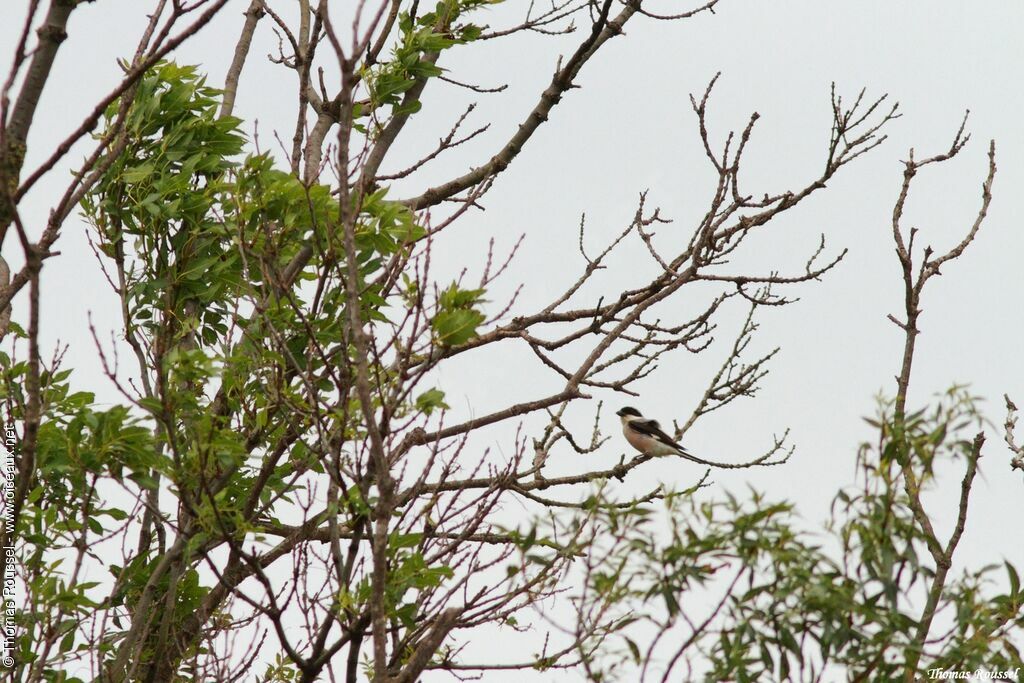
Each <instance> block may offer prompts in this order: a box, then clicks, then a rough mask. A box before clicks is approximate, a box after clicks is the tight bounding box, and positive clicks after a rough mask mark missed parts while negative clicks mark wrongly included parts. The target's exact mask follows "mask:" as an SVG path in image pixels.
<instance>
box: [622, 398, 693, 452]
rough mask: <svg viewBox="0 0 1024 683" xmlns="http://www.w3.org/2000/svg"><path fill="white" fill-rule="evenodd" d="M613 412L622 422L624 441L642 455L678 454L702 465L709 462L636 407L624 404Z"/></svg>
mask: <svg viewBox="0 0 1024 683" xmlns="http://www.w3.org/2000/svg"><path fill="white" fill-rule="evenodd" d="M615 414H616V415H618V416H619V420H620V421H621V422H622V435H623V436H625V437H626V441H628V442H629V445H630V446H632V447H633V448H635V449H637V450H638V451H640V452H641V453H643V454H644V455H652V456H661V455H680V456H682V457H684V458H686V459H687V460H692V461H693V462H697V463H700V464H702V465H708V464H710V463H708V462H707V461H706V460H701V459H700V458H698V457H696V456H695V455H692V454H690V453H689V452H688V451H687V450H686V449H685V448H683V447H682V446H680V445H679V444H678V443H676V442H675V440H673V439H672V437H670V436H669V435H668V434H666V433H665V432H664V431H662V429H661V425H660V424H658V421H657V420H650V419H648V418H646V417H644V416H643V415H642V414H641V413H640V411H639V410H637V409H636V408H633V407H631V406H626V407H624V408H620V409H619V410H618V411H617V412H616V413H615Z"/></svg>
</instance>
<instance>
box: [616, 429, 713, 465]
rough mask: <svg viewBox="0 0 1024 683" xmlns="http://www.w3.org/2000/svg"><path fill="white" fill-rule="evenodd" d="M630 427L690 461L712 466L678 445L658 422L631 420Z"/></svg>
mask: <svg viewBox="0 0 1024 683" xmlns="http://www.w3.org/2000/svg"><path fill="white" fill-rule="evenodd" d="M629 427H630V429H632V430H634V431H636V432H637V433H640V434H644V435H646V436H649V437H651V438H652V439H657V440H658V441H660V442H661V443H663V444H665V445H666V446H669V447H671V448H674V449H676V450H677V451H678V452H679V454H680V455H682V456H683V457H685V458H687V459H688V460H692V461H693V462H696V463H700V464H701V465H711V464H712V463H710V462H708V461H707V460H702V459H700V458H698V457H697V456H695V455H692V454H691V453H690V452H689V451H687V450H686V449H685V448H683V447H682V446H680V445H679V444H678V443H676V442H675V440H674V439H673V438H672V437H671V436H669V435H668V434H666V433H665V432H663V431H662V430H661V425H659V424H658V421H657V420H630V422H629Z"/></svg>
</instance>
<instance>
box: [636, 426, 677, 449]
mask: <svg viewBox="0 0 1024 683" xmlns="http://www.w3.org/2000/svg"><path fill="white" fill-rule="evenodd" d="M629 426H630V427H632V428H633V429H634V430H635V431H637V432H639V433H641V434H644V435H646V436H649V437H651V438H653V439H657V440H658V441H660V442H661V443H663V444H665V445H666V446H672V447H673V448H677V449H679V450H680V451H683V450H684V449H683V447H682V446H680V445H679V444H677V443H676V442H675V441H673V440H672V437H671V436H669V435H668V434H666V433H665V432H663V431H662V430H661V425H660V424H658V421H657V420H631V421H630V423H629Z"/></svg>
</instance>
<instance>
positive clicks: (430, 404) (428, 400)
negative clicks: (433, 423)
mask: <svg viewBox="0 0 1024 683" xmlns="http://www.w3.org/2000/svg"><path fill="white" fill-rule="evenodd" d="M438 408H441V409H442V410H448V408H449V406H448V404H447V403H445V402H444V392H443V391H441V390H440V389H428V390H427V391H424V392H423V393H422V394H420V395H419V396H417V397H416V410H418V411H420V412H421V413H425V414H427V415H430V414H431V413H433V412H434V411H435V410H437V409H438Z"/></svg>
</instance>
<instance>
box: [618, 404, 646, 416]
mask: <svg viewBox="0 0 1024 683" xmlns="http://www.w3.org/2000/svg"><path fill="white" fill-rule="evenodd" d="M615 414H616V415H618V416H619V417H621V418H630V417H643V416H642V415H641V414H640V411H639V410H637V409H636V408H633V407H631V406H626V407H625V408H619V409H618V411H616V413H615Z"/></svg>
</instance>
